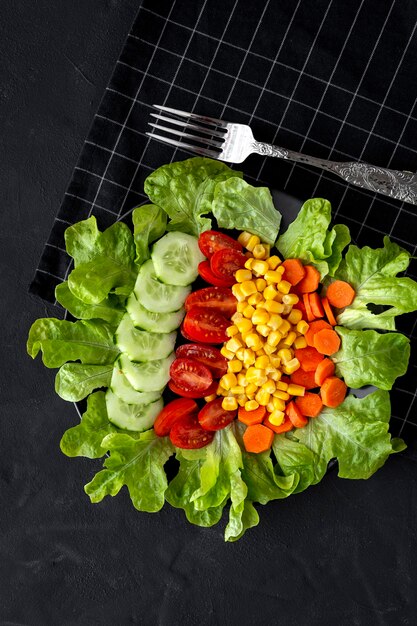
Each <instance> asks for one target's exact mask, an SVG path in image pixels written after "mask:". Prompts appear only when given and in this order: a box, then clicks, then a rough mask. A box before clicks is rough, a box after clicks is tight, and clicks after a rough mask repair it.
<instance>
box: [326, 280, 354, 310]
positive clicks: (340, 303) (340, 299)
mask: <svg viewBox="0 0 417 626" xmlns="http://www.w3.org/2000/svg"><path fill="white" fill-rule="evenodd" d="M326 296H327V299H328V301H329V302H330V304H331V305H333V306H335V307H336V308H337V309H342V308H343V307H345V306H349V304H352V302H353V300H354V299H355V296H356V292H355V290H354V289H353V287H352V286H351V285H349V283H347V282H346V281H345V280H335V281H334V282H333V283H331V284H330V285H329V286H328V287H327V292H326Z"/></svg>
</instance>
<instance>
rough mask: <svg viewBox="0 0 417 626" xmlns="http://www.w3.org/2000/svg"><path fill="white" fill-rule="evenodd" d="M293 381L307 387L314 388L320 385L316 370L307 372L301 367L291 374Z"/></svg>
mask: <svg viewBox="0 0 417 626" xmlns="http://www.w3.org/2000/svg"><path fill="white" fill-rule="evenodd" d="M291 382H292V383H294V385H301V386H302V387H305V388H306V389H314V387H317V386H318V385H316V383H315V379H314V372H305V371H304V370H303V369H301V367H300V368H299V369H298V370H295V372H293V373H292V374H291Z"/></svg>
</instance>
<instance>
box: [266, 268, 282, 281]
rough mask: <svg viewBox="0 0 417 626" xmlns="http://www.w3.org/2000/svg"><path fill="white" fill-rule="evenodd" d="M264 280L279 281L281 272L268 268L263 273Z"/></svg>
mask: <svg viewBox="0 0 417 626" xmlns="http://www.w3.org/2000/svg"><path fill="white" fill-rule="evenodd" d="M265 280H266V281H267V282H268V283H279V282H280V281H281V272H276V271H275V270H271V269H269V270H268V271H267V272H266V273H265Z"/></svg>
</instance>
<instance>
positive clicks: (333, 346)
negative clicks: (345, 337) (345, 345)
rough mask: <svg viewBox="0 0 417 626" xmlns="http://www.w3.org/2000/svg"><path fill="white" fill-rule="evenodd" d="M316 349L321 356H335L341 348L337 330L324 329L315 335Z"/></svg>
mask: <svg viewBox="0 0 417 626" xmlns="http://www.w3.org/2000/svg"><path fill="white" fill-rule="evenodd" d="M314 347H315V348H316V350H317V352H320V354H326V355H327V356H329V355H331V354H335V352H337V351H338V350H339V348H340V337H339V335H338V334H337V332H336V331H335V330H333V329H332V330H330V329H328V328H323V329H322V330H319V331H318V333H316V334H315V335H314Z"/></svg>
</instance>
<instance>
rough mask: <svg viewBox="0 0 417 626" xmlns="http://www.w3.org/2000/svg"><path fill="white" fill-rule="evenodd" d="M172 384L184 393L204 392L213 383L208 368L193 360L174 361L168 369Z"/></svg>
mask: <svg viewBox="0 0 417 626" xmlns="http://www.w3.org/2000/svg"><path fill="white" fill-rule="evenodd" d="M169 373H170V376H171V378H172V380H173V381H174V383H175V384H176V385H178V386H179V387H182V389H185V390H186V391H198V392H200V391H204V392H205V391H206V390H207V389H208V388H209V387H210V385H211V383H212V382H213V376H212V375H211V372H210V370H209V368H208V367H206V366H205V365H203V363H199V362H198V361H196V360H195V359H175V361H174V362H173V363H172V365H171V367H170V369H169Z"/></svg>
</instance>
